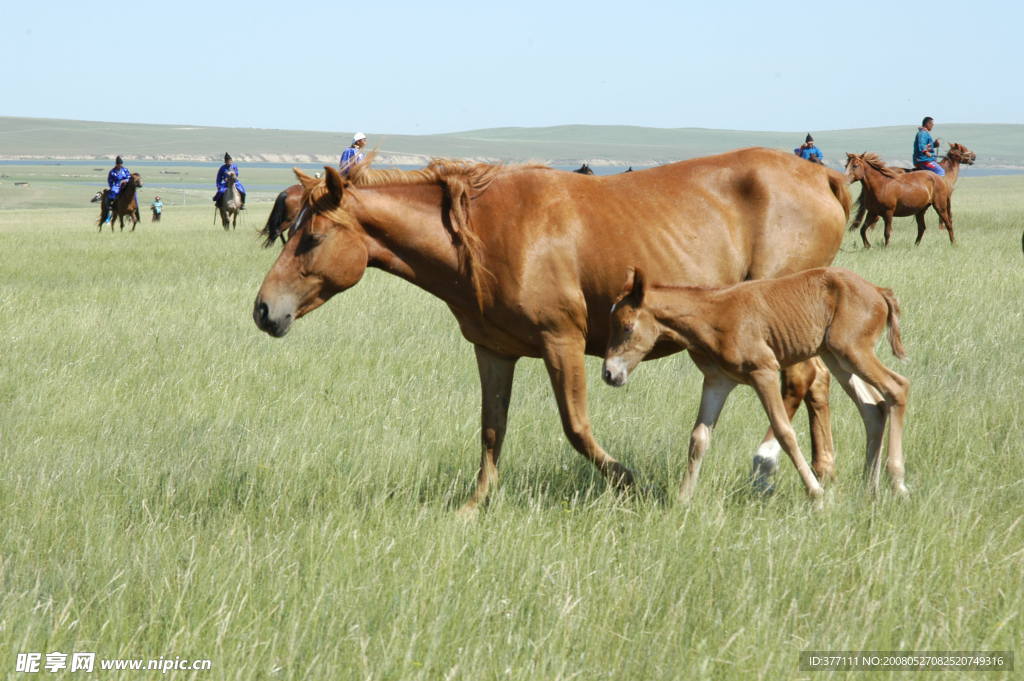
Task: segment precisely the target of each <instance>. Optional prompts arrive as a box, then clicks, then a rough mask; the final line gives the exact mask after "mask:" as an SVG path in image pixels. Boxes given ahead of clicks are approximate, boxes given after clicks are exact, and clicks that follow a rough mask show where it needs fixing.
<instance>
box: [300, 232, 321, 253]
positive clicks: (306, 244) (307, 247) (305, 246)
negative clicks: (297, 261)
mask: <svg viewBox="0 0 1024 681" xmlns="http://www.w3.org/2000/svg"><path fill="white" fill-rule="evenodd" d="M325 237H326V235H325V234H323V233H321V232H316V233H313V234H310V233H309V232H306V233H305V234H303V235H302V238H301V240H300V241H299V245H298V246H297V247H296V248H295V255H302V254H303V253H306V252H308V251H311V250H313V249H314V248H316V247H317V246H319V245H320V243H321V242H322V241H323V240H324V238H325Z"/></svg>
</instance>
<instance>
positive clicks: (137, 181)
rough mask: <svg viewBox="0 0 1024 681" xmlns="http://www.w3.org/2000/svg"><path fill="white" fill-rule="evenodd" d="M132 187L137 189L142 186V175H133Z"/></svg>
mask: <svg viewBox="0 0 1024 681" xmlns="http://www.w3.org/2000/svg"><path fill="white" fill-rule="evenodd" d="M132 186H133V187H135V188H138V187H141V186H142V175H139V174H138V173H132Z"/></svg>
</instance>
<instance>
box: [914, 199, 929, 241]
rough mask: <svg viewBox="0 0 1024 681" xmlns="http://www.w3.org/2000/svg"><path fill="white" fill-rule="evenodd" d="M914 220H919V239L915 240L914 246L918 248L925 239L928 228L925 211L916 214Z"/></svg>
mask: <svg viewBox="0 0 1024 681" xmlns="http://www.w3.org/2000/svg"><path fill="white" fill-rule="evenodd" d="M925 210H927V208H926V209H925ZM914 219H915V220H917V238H916V239H914V245H915V246H917V245H918V244H920V243H921V239H922V238H923V237H924V230H925V229H926V228H927V225H926V224H925V221H924V210H922V211H919V212H917V213H915V214H914Z"/></svg>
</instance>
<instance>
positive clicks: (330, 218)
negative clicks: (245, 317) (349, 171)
mask: <svg viewBox="0 0 1024 681" xmlns="http://www.w3.org/2000/svg"><path fill="white" fill-rule="evenodd" d="M325 171H326V172H325V173H324V178H323V179H316V178H313V177H310V176H309V175H306V174H305V173H303V172H302V171H301V170H299V169H298V168H295V169H294V172H295V176H296V177H297V178H298V179H299V183H300V185H301V198H300V199H299V210H298V214H297V215H296V216H295V218H294V219H293V221H292V225H291V228H290V230H289V231H290V232H291V233H292V235H293V236H294V238H291V239H288V241H287V243H286V244H285V246H284V248H283V249H282V250H281V253H280V254H279V255H278V257H277V260H276V261H275V262H274V265H273V267H271V269H270V272H268V273H267V276H266V278H265V279H264V280H263V285H262V286H261V287H260V290H259V293H257V295H256V302H255V303H254V305H253V313H252V315H253V320H254V321H255V322H256V326H257V327H259V328H260V329H261V330H263V331H266V332H267V333H268V334H270V335H271V336H275V337H277V338H280V337H281V336H283V335H285V334H286V333H287V332H288V329H289V327H290V326H291V323H292V322H293V321H295V320H296V319H298V318H299V317H302V316H303V315H306V314H308V313H310V312H312V311H313V310H315V309H316V308H318V307H320V306H321V305H323V304H324V303H325V302H327V301H328V300H329V299H330V298H331V297H332V296H334V295H335V294H337V293H340V292H342V291H344V290H345V289H348V288H351V287H352V286H354V285H355V284H356V283H358V282H359V280H360V279H361V278H362V276H363V272H365V271H366V267H367V265H368V263H369V251H368V250H367V245H366V242H365V241H364V238H363V237H364V236H365V233H364V232H363V230H362V227H361V226H360V224H359V222H358V221H357V220H356V218H355V217H354V216H353V214H352V213H351V212H350V211H349V210H348V209H346V205H345V204H346V203H348V202H347V201H346V198H348V188H349V186H350V185H349V181H348V180H347V179H345V178H343V177H342V176H341V174H340V173H339V172H338V171H337V170H336V169H334V168H330V167H328V168H325ZM290 191H291V190H285V192H282V193H281V195H279V196H278V202H280V203H281V208H282V210H286V204H287V201H288V192H290ZM277 208H278V206H277V204H275V211H277ZM267 227H268V228H269V227H270V223H269V221H268V225H267ZM280 229H281V227H280V224H278V226H277V232H276V233H273V236H271V233H268V240H269V242H270V243H272V242H273V241H272V239H273V238H274V237H276V236H277V234H279V233H280Z"/></svg>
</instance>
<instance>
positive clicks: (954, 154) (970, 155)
mask: <svg viewBox="0 0 1024 681" xmlns="http://www.w3.org/2000/svg"><path fill="white" fill-rule="evenodd" d="M946 158H948V159H949V160H950V161H953V162H955V163H963V164H964V165H968V166H971V165H974V161H975V160H976V159H977V158H978V155H977V154H975V153H974V152H973V151H971V150H970V149H968V148H967V147H965V146H964V145H962V144H960V143H959V142H953V143H952V144H951V145H949V151H948V152H946Z"/></svg>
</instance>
